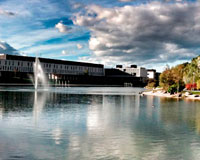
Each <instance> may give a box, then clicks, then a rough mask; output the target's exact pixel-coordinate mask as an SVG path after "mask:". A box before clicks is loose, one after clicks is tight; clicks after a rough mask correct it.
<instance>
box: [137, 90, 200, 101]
mask: <svg viewBox="0 0 200 160" xmlns="http://www.w3.org/2000/svg"><path fill="white" fill-rule="evenodd" d="M141 95H147V96H156V97H164V98H175V99H186V100H200V96H199V95H197V94H189V93H188V92H186V93H176V94H170V93H165V92H164V91H162V90H150V91H144V92H142V93H141Z"/></svg>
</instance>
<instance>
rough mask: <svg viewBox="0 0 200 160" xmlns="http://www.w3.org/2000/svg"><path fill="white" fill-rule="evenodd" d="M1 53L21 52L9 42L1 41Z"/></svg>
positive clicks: (14, 53)
mask: <svg viewBox="0 0 200 160" xmlns="http://www.w3.org/2000/svg"><path fill="white" fill-rule="evenodd" d="M0 54H11V55H19V52H18V51H17V50H16V49H14V48H13V47H11V46H10V45H9V44H8V43H6V42H4V41H0Z"/></svg>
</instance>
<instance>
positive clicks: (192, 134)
mask: <svg viewBox="0 0 200 160" xmlns="http://www.w3.org/2000/svg"><path fill="white" fill-rule="evenodd" d="M141 90H142V89H140V88H120V87H119V88H104V87H101V88H95V87H87V88H86V87H75V88H73V87H72V88H50V89H49V90H46V89H39V90H38V91H37V92H36V91H34V90H33V89H30V88H1V89H0V160H4V159H5V160H7V159H26V160H27V159H28V160H46V159H50V160H51V159H52V160H55V159H69V160H73V159H74V160H79V159H130V160H141V159H142V160H143V159H144V160H155V159H161V160H165V159H166V160H169V159H170V160H171V159H172V160H173V159H174V160H175V159H176V160H177V159H184V160H198V159H200V136H199V134H200V102H199V101H184V100H174V99H166V98H159V97H152V96H144V97H141V96H139V94H138V93H139V92H140V91H141Z"/></svg>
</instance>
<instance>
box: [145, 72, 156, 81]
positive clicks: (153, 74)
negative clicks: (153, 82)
mask: <svg viewBox="0 0 200 160" xmlns="http://www.w3.org/2000/svg"><path fill="white" fill-rule="evenodd" d="M147 77H148V78H150V79H155V71H147Z"/></svg>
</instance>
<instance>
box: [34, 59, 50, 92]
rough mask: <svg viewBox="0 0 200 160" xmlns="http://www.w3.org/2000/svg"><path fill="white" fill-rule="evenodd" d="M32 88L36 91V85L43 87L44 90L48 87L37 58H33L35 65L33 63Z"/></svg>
mask: <svg viewBox="0 0 200 160" xmlns="http://www.w3.org/2000/svg"><path fill="white" fill-rule="evenodd" d="M33 69H34V87H35V89H36V90H37V89H38V84H41V85H43V86H44V87H45V88H46V87H48V82H47V79H46V76H45V73H44V71H43V69H42V66H41V64H40V61H39V58H38V57H36V58H35V63H34V68H33Z"/></svg>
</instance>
